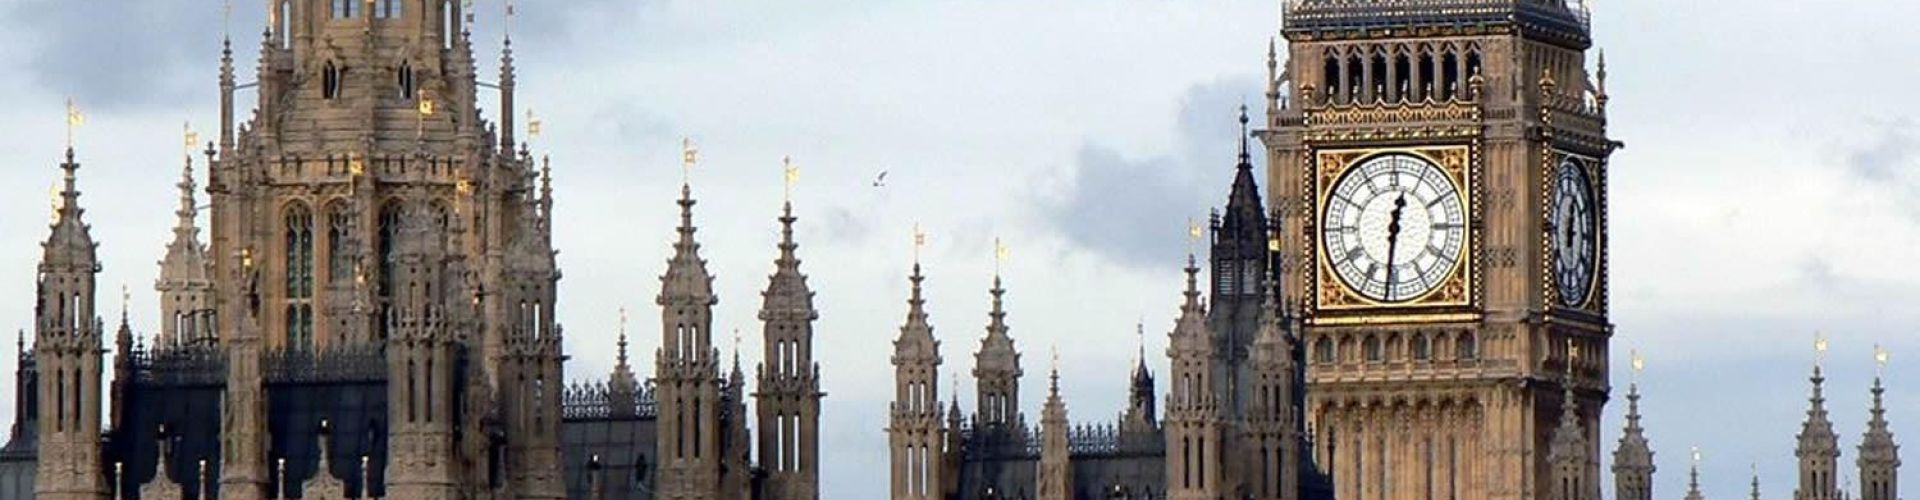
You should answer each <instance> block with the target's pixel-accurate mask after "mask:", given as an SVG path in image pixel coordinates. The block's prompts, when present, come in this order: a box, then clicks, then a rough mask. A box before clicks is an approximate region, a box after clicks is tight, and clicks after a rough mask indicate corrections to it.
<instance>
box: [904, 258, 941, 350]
mask: <svg viewBox="0 0 1920 500" xmlns="http://www.w3.org/2000/svg"><path fill="white" fill-rule="evenodd" d="M926 279H927V277H926V276H923V275H921V274H920V264H919V263H917V262H916V263H914V264H913V274H912V275H910V276H908V277H907V281H909V282H911V283H912V288H911V291H910V292H908V295H907V322H906V324H904V325H901V326H900V338H899V339H897V340H895V341H894V344H895V346H896V352H904V351H905V349H907V347H908V346H920V345H938V343H937V342H936V341H934V339H933V327H932V326H931V325H928V324H927V310H926V304H927V300H926V298H925V297H922V296H921V293H920V284H921V282H923V281H926Z"/></svg>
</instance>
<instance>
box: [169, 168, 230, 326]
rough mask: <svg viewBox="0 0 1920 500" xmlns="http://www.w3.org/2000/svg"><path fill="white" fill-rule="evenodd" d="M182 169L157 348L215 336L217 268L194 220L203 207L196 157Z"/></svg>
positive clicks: (177, 185)
mask: <svg viewBox="0 0 1920 500" xmlns="http://www.w3.org/2000/svg"><path fill="white" fill-rule="evenodd" d="M185 163H186V166H185V167H183V168H181V169H180V183H179V184H175V186H176V187H178V188H180V208H179V209H176V210H174V212H173V214H174V216H175V217H178V219H179V220H178V221H177V222H175V223H174V226H173V241H172V242H169V243H167V254H166V258H164V259H161V260H160V278H159V279H158V280H156V281H155V282H154V287H153V288H154V290H155V291H158V292H160V319H161V322H160V338H159V340H158V341H156V342H155V345H154V347H155V348H160V349H165V348H169V347H175V346H179V345H186V344H210V343H213V342H214V341H215V340H216V339H215V338H214V331H213V326H214V319H213V275H212V273H213V271H212V267H211V261H209V260H208V258H207V247H206V245H203V244H201V243H200V227H199V226H198V225H197V224H196V223H195V222H194V218H195V216H196V215H197V214H198V213H199V210H198V209H197V208H195V200H194V196H193V189H194V182H193V156H191V155H188V156H187V159H186V162H185Z"/></svg>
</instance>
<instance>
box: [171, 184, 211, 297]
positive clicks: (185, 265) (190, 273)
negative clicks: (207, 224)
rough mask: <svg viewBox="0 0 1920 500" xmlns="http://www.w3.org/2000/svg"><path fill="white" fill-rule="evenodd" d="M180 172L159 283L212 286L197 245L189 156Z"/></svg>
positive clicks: (201, 249) (204, 252)
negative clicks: (171, 229)
mask: <svg viewBox="0 0 1920 500" xmlns="http://www.w3.org/2000/svg"><path fill="white" fill-rule="evenodd" d="M184 163H185V166H183V167H181V169H180V182H179V183H178V184H174V186H175V187H177V188H179V189H180V208H177V209H175V210H174V211H173V215H174V217H176V218H177V220H176V221H175V222H174V225H173V241H171V242H168V243H167V255H166V257H165V258H163V259H161V260H160V282H161V283H163V284H165V283H174V284H211V283H212V282H213V280H212V276H211V274H212V272H211V271H210V268H209V266H208V263H209V260H208V259H207V247H206V245H203V244H201V243H200V226H199V225H197V224H196V223H195V222H194V220H195V218H196V217H197V216H198V215H199V212H200V211H199V208H198V207H197V206H196V203H195V200H194V196H193V190H194V182H193V157H192V156H188V157H187V161H185V162H184Z"/></svg>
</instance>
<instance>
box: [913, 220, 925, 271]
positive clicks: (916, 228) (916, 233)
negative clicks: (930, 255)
mask: <svg viewBox="0 0 1920 500" xmlns="http://www.w3.org/2000/svg"><path fill="white" fill-rule="evenodd" d="M925 246H927V232H926V231H925V230H922V229H920V223H918V222H915V223H913V264H914V265H920V248H921V247H925Z"/></svg>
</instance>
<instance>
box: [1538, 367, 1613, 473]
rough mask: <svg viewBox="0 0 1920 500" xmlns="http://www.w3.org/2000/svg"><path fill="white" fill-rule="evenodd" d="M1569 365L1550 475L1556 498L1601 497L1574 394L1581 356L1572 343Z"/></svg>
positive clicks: (1550, 454) (1555, 435) (1552, 453)
mask: <svg viewBox="0 0 1920 500" xmlns="http://www.w3.org/2000/svg"><path fill="white" fill-rule="evenodd" d="M1567 346H1568V350H1569V352H1568V354H1567V357H1568V360H1569V361H1568V364H1567V373H1566V378H1565V380H1563V381H1562V382H1561V388H1562V389H1561V394H1560V425H1559V426H1557V427H1555V428H1554V429H1553V438H1552V441H1551V445H1550V449H1549V450H1548V452H1547V461H1548V462H1549V463H1551V464H1552V465H1551V467H1552V468H1553V470H1552V472H1551V473H1550V474H1549V477H1550V478H1551V480H1552V483H1550V484H1551V485H1552V486H1551V487H1550V488H1551V489H1552V495H1551V496H1552V498H1554V499H1557V500H1599V498H1600V482H1599V481H1598V479H1599V478H1597V477H1592V475H1591V474H1592V473H1591V472H1590V471H1593V470H1595V469H1594V467H1595V466H1596V464H1593V463H1590V462H1589V457H1588V456H1587V450H1588V449H1590V448H1591V447H1590V446H1588V445H1587V430H1586V429H1585V428H1584V427H1583V426H1581V425H1580V420H1581V418H1580V402H1579V400H1578V399H1576V396H1575V394H1574V384H1575V382H1574V376H1573V363H1572V360H1573V359H1574V358H1575V357H1577V356H1576V352H1575V351H1573V344H1572V343H1568V344H1567Z"/></svg>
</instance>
